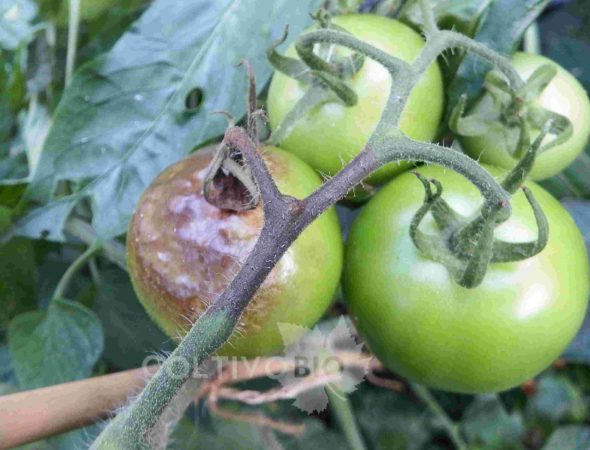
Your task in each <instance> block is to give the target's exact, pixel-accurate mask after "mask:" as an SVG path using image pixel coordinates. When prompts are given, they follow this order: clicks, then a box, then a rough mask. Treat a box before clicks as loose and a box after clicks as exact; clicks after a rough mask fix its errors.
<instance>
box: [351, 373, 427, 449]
mask: <svg viewBox="0 0 590 450" xmlns="http://www.w3.org/2000/svg"><path fill="white" fill-rule="evenodd" d="M351 400H352V402H353V405H354V408H353V410H354V412H355V416H356V418H357V421H358V424H359V426H360V427H361V430H362V431H363V432H364V433H363V434H364V435H365V436H367V439H369V440H370V441H369V442H367V444H371V445H369V448H374V449H378V450H402V449H403V450H412V449H421V448H422V446H423V445H424V444H425V443H427V442H428V441H429V440H430V437H431V434H432V431H433V429H432V426H431V424H430V419H431V416H430V415H429V414H428V413H427V412H426V411H425V409H424V407H423V406H422V405H421V404H420V403H417V402H414V401H412V400H411V398H410V397H408V396H407V395H402V394H399V393H397V392H393V391H388V390H384V389H377V388H374V387H372V386H368V385H366V384H363V385H361V386H360V388H359V390H357V391H355V392H354V393H353V394H352V395H351Z"/></svg>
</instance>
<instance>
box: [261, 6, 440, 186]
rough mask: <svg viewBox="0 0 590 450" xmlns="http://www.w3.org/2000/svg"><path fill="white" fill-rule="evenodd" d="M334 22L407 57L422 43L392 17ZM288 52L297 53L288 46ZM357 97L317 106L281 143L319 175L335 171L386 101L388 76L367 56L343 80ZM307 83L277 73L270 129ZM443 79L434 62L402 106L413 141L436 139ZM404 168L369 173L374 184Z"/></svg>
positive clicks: (360, 143)
mask: <svg viewBox="0 0 590 450" xmlns="http://www.w3.org/2000/svg"><path fill="white" fill-rule="evenodd" d="M333 21H334V23H335V24H337V25H339V26H341V27H343V28H345V29H346V30H348V31H349V32H351V33H352V34H353V35H355V36H356V37H357V38H359V39H361V40H363V41H365V42H368V43H370V44H371V45H374V46H375V47H377V48H379V49H381V50H383V51H386V52H388V53H389V54H391V55H393V56H395V57H397V58H400V59H402V60H405V61H413V60H414V59H415V58H416V56H417V55H418V54H419V53H420V51H421V49H422V47H423V46H424V40H423V39H422V37H421V36H420V35H419V34H418V33H416V32H415V31H414V30H412V29H411V28H410V27H408V26H406V25H404V24H402V23H401V22H398V21H396V20H393V19H389V18H386V17H381V16H375V15H371V14H362V15H361V14H351V15H345V16H338V17H335V18H334V19H333ZM287 54H288V55H289V56H292V57H293V56H296V52H295V50H294V48H293V47H291V48H290V49H289V50H288V51H287ZM347 82H348V83H349V85H350V87H352V88H353V89H354V91H355V92H356V93H357V95H358V103H357V104H356V105H355V106H352V107H347V106H344V105H343V104H340V103H336V102H330V103H326V104H324V105H322V106H320V107H318V108H315V109H314V110H312V111H311V112H310V113H308V114H307V115H306V116H305V117H303V118H302V119H301V120H300V122H299V123H298V124H297V125H296V126H295V128H294V129H293V131H292V132H291V133H290V134H289V136H288V137H287V138H286V139H285V140H284V142H282V143H281V147H282V148H284V149H285V150H288V151H290V152H292V153H294V154H296V155H297V156H299V157H300V158H301V159H303V160H304V161H305V162H307V163H308V164H309V165H310V166H312V167H313V168H314V169H316V170H318V171H319V172H321V173H323V174H329V175H333V174H334V173H336V172H338V171H339V170H340V169H342V167H343V165H344V164H345V163H346V162H348V161H350V160H351V159H352V158H353V157H354V156H355V155H357V154H358V153H359V152H360V150H361V149H362V148H363V146H364V145H365V144H366V142H367V141H368V139H369V137H370V136H371V134H372V132H373V130H374V129H375V126H376V125H377V123H378V121H379V119H380V117H381V113H382V111H383V108H384V107H385V103H386V101H387V97H388V93H389V88H390V86H391V79H390V75H389V73H388V72H387V71H386V70H385V69H384V68H383V67H382V66H381V65H379V64H378V63H377V62H375V61H372V60H370V59H369V58H366V59H365V63H364V65H363V67H362V68H361V70H360V71H359V72H358V73H357V74H356V75H355V76H354V77H353V79H352V80H347ZM305 91H306V86H305V85H304V84H302V83H300V82H298V81H296V80H294V79H292V78H289V77H287V76H286V75H283V74H281V73H278V72H276V73H275V74H274V76H273V79H272V82H271V85H270V89H269V93H268V105H267V106H268V113H269V118H270V124H271V128H272V129H273V130H274V129H276V127H277V126H278V124H279V123H280V122H281V120H282V119H283V118H284V117H285V115H287V113H288V112H289V111H290V110H291V109H292V108H293V106H294V105H295V103H296V102H297V101H298V100H299V99H300V98H301V97H302V96H303V94H304V93H305ZM443 103H444V96H443V83H442V76H441V72H440V69H439V67H438V65H437V64H436V63H434V64H433V65H432V66H431V67H430V68H429V69H428V70H427V72H426V73H425V74H424V76H423V77H422V79H421V80H420V82H419V83H418V85H417V86H416V87H415V88H414V90H413V91H412V93H411V96H410V98H409V100H408V104H407V105H406V108H405V110H404V113H403V116H402V121H401V129H402V131H403V132H404V133H406V134H407V135H408V136H410V137H411V138H413V139H417V140H421V141H430V140H432V139H434V137H435V136H436V133H437V129H438V126H439V123H440V120H441V115H442V111H443ZM404 167H407V165H403V164H402V165H399V164H397V163H393V164H389V165H388V166H386V167H385V168H382V169H380V170H379V171H377V172H376V173H375V174H374V175H373V176H371V177H370V179H369V182H371V183H373V184H375V183H379V182H381V181H384V180H386V179H388V178H391V176H392V175H393V174H395V173H398V172H400V171H402V170H403V169H404Z"/></svg>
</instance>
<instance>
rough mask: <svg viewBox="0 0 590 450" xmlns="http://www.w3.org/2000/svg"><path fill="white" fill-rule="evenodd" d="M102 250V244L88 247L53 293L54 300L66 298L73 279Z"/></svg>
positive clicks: (71, 265)
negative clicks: (65, 295)
mask: <svg viewBox="0 0 590 450" xmlns="http://www.w3.org/2000/svg"><path fill="white" fill-rule="evenodd" d="M99 250H100V244H98V243H97V242H94V243H93V244H92V245H90V247H88V248H87V249H86V250H85V251H84V252H83V253H82V254H81V255H80V256H78V257H77V258H76V259H75V260H74V262H72V264H70V266H69V267H68V268H67V270H66V271H65V272H64V274H63V276H62V277H61V280H59V283H58V284H57V287H56V288H55V291H54V292H53V298H64V294H65V293H66V290H67V289H68V286H69V285H70V283H71V281H72V279H73V278H74V276H75V275H76V273H78V271H79V270H80V269H82V267H84V266H85V265H86V263H87V262H88V261H89V260H90V258H92V256H94V254H95V253H96V252H98V251H99Z"/></svg>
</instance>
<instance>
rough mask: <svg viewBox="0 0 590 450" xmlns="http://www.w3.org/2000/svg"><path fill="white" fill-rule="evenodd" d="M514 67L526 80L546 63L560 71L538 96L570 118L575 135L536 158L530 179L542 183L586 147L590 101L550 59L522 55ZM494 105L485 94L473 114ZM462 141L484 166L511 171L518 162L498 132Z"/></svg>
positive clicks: (540, 101)
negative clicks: (488, 165)
mask: <svg viewBox="0 0 590 450" xmlns="http://www.w3.org/2000/svg"><path fill="white" fill-rule="evenodd" d="M513 64H514V67H515V68H516V70H517V71H518V73H519V75H520V76H521V77H522V78H523V79H524V80H526V79H528V78H529V77H530V76H531V75H532V73H533V72H534V71H535V69H537V68H539V67H540V66H542V65H544V64H550V65H552V66H553V67H555V68H556V69H557V74H556V75H555V77H554V78H553V80H551V82H550V83H549V85H548V86H547V87H546V88H545V90H544V91H543V92H542V94H541V96H540V97H539V99H538V104H539V106H541V107H543V108H544V109H547V110H549V111H553V112H556V113H559V114H561V115H562V116H565V117H567V118H568V119H569V120H570V122H571V123H572V126H573V135H572V136H571V137H570V138H569V139H568V140H567V141H566V142H564V143H562V144H560V145H557V146H555V147H551V148H549V149H548V150H547V151H545V152H541V153H539V154H538V155H537V159H536V161H535V165H534V166H533V170H532V172H531V174H530V178H531V179H532V180H543V179H545V178H549V177H551V176H553V175H556V174H557V173H559V172H561V171H562V170H563V169H565V168H566V167H567V166H568V165H570V164H571V163H572V162H573V161H574V159H576V157H577V156H578V155H579V154H580V153H581V152H582V150H584V147H586V144H587V143H588V137H589V136H590V100H588V94H587V93H586V91H585V90H584V87H583V86H582V85H581V84H580V82H579V81H578V80H577V79H576V78H575V77H574V76H573V75H572V74H571V73H569V72H568V71H567V70H565V69H564V68H563V67H561V66H560V65H559V64H557V63H556V62H554V61H552V60H550V59H549V58H545V57H544V56H541V55H535V54H532V53H522V52H519V53H516V54H515V55H514V58H513ZM492 105H493V103H492V98H491V96H490V95H489V94H486V95H484V96H483V97H482V98H481V100H479V101H478V103H477V104H476V105H475V106H474V108H473V109H472V110H471V111H470V114H473V113H475V114H477V113H484V112H485V111H486V110H489V109H490V108H493V106H492ZM538 133H539V130H533V133H531V140H534V139H535V138H536V136H537V135H538ZM551 139H554V136H548V137H546V138H545V141H544V143H547V142H549V141H550V140H551ZM460 141H461V144H462V146H463V148H464V149H465V151H466V152H467V153H468V154H469V155H470V156H472V157H473V158H476V159H478V160H480V161H482V162H484V163H487V164H492V165H495V166H498V167H504V168H506V169H510V168H512V167H514V166H515V165H516V164H517V162H518V160H517V159H515V158H514V157H512V155H511V154H510V153H509V148H510V147H508V146H507V145H506V139H505V138H504V137H503V136H502V135H501V134H500V133H498V132H494V131H490V132H489V133H486V134H484V135H481V136H473V137H461V138H460Z"/></svg>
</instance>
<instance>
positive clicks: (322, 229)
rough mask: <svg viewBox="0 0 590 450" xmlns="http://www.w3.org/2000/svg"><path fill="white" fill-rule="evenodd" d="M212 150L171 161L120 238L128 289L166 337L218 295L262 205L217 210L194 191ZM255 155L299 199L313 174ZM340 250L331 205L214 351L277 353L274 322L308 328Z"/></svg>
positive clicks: (247, 244) (327, 295) (277, 156)
mask: <svg viewBox="0 0 590 450" xmlns="http://www.w3.org/2000/svg"><path fill="white" fill-rule="evenodd" d="M211 157H212V152H211V151H209V150H201V151H198V152H196V153H195V154H193V155H191V156H189V157H188V158H186V159H184V160H182V161H180V162H178V163H176V164H174V165H172V166H171V167H169V168H168V169H166V170H165V171H164V172H162V174H160V175H159V176H158V177H157V178H156V180H155V181H154V182H153V183H152V184H151V186H150V187H148V189H147V190H146V191H145V192H144V194H143V196H142V198H141V200H140V202H139V204H138V206H137V208H136V210H135V212H134V214H133V218H132V220H131V223H130V227H129V232H128V236H127V251H128V263H129V271H130V274H131V280H132V282H133V285H134V287H135V291H136V293H137V295H138V297H139V299H140V300H141V302H142V304H143V306H144V307H145V309H146V310H147V312H148V313H149V314H150V316H151V317H152V318H153V319H154V321H155V322H156V323H157V324H158V325H159V326H160V327H161V328H162V330H163V331H164V332H165V333H167V334H168V335H169V336H171V337H174V338H180V337H182V336H183V335H184V334H185V333H186V332H187V331H188V329H189V328H190V326H191V324H192V323H194V322H195V320H196V319H197V318H198V317H199V316H200V315H201V314H202V313H203V311H204V310H205V308H206V307H207V305H208V304H210V303H211V302H215V301H216V299H217V297H218V296H219V295H220V294H221V293H222V292H223V291H224V290H225V288H226V287H227V285H228V284H229V282H230V281H231V280H232V278H233V277H234V276H235V275H236V273H237V272H238V271H239V270H240V267H241V265H242V263H243V262H244V261H245V260H246V257H247V256H248V254H249V253H250V251H251V250H252V248H253V247H254V244H255V242H256V240H257V239H258V236H259V234H260V229H261V227H262V223H263V212H262V207H261V206H260V205H259V206H258V207H257V208H255V209H253V210H250V211H244V212H239V213H237V212H231V211H223V210H221V209H218V208H216V207H215V206H212V205H211V204H209V203H208V202H207V201H206V200H205V198H204V197H203V194H202V189H203V179H204V177H205V175H206V173H207V168H208V165H209V162H210V161H211ZM264 158H265V160H266V163H267V164H268V166H269V169H270V171H271V174H272V176H273V178H274V179H275V182H276V183H277V186H278V188H279V189H280V190H281V192H283V193H285V194H288V195H292V196H294V197H297V198H303V197H305V196H307V195H309V194H310V193H312V192H313V191H314V190H315V189H316V188H317V187H319V186H320V184H321V180H320V178H319V176H318V175H317V174H316V173H315V172H314V171H313V170H312V169H311V168H310V167H309V166H308V165H307V164H305V163H304V162H302V161H301V160H300V159H299V158H297V157H296V156H294V155H292V154H290V153H287V152H284V151H281V150H278V149H275V148H270V147H267V148H265V149H264ZM342 259H343V244H342V238H341V234H340V227H339V224H338V218H337V216H336V211H335V210H334V208H331V209H329V210H328V211H327V212H325V213H324V214H322V215H321V216H320V217H319V218H318V219H317V220H316V221H315V222H313V224H311V225H310V226H309V227H308V228H307V229H306V230H305V231H304V232H303V233H302V234H301V235H300V236H299V237H298V238H297V240H296V241H295V242H294V243H293V245H292V246H291V247H290V248H289V249H288V250H287V252H286V253H285V254H284V255H283V257H282V258H281V259H280V261H279V262H278V264H277V265H276V267H275V268H274V269H273V270H272V272H271V273H270V274H269V276H268V277H267V279H266V281H265V282H264V283H263V284H262V286H261V287H260V289H259V290H258V292H257V293H256V295H255V296H254V298H253V299H252V301H251V302H250V304H249V306H248V307H247V309H246V311H245V312H244V314H243V315H242V317H241V319H240V322H239V325H238V331H237V332H236V333H235V334H234V336H233V337H232V338H231V340H230V341H229V343H228V344H226V345H225V346H224V347H223V348H222V349H221V350H220V354H224V355H232V356H245V357H251V356H257V355H262V354H268V353H272V352H276V351H277V350H280V349H281V348H282V339H281V336H280V334H279V330H278V327H277V323H281V322H284V323H291V324H296V325H300V326H306V327H311V326H313V325H314V324H315V322H317V321H318V320H319V319H320V317H321V316H322V315H323V313H324V312H325V310H326V309H327V308H328V307H329V306H330V304H331V302H332V299H333V296H334V293H335V291H336V289H337V287H338V283H339V280H340V274H341V269H342Z"/></svg>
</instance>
